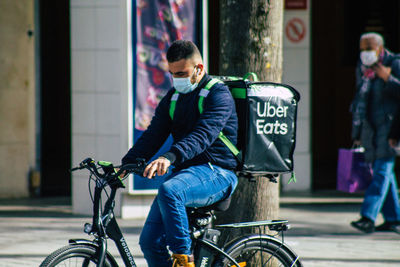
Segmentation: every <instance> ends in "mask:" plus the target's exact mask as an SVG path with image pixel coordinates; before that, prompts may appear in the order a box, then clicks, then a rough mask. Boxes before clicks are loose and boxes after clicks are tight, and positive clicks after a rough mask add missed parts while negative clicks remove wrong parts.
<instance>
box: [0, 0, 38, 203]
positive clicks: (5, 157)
mask: <svg viewBox="0 0 400 267" xmlns="http://www.w3.org/2000/svg"><path fill="white" fill-rule="evenodd" d="M29 30H32V31H34V1H33V0H20V1H14V0H2V1H0V81H1V83H0V197H2V198H7V197H26V196H28V194H29V190H28V179H29V172H30V170H31V169H33V167H34V166H35V72H34V71H35V69H34V43H35V40H34V38H35V37H34V35H28V31H29Z"/></svg>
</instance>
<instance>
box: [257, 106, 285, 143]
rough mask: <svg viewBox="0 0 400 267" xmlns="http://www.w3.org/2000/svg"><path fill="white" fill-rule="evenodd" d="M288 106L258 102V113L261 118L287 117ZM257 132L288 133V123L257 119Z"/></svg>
mask: <svg viewBox="0 0 400 267" xmlns="http://www.w3.org/2000/svg"><path fill="white" fill-rule="evenodd" d="M287 110H288V107H286V106H274V105H272V104H271V103H269V102H257V115H258V117H259V118H286V117H287ZM256 127H257V134H281V135H285V134H287V133H288V125H287V123H281V122H280V121H279V120H275V122H270V121H269V122H266V120H265V119H257V120H256Z"/></svg>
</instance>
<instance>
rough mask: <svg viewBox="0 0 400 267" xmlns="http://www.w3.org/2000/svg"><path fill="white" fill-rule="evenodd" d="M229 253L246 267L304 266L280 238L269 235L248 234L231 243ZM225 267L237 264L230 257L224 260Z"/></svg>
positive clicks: (240, 264)
mask: <svg viewBox="0 0 400 267" xmlns="http://www.w3.org/2000/svg"><path fill="white" fill-rule="evenodd" d="M226 252H227V254H228V255H229V256H230V257H232V258H233V259H234V260H235V261H236V262H237V263H239V266H241V267H242V266H246V267H260V266H262V267H272V266H273V267H275V266H284V267H292V266H293V267H295V266H296V267H302V266H303V265H302V264H301V263H300V261H299V259H298V257H297V256H296V254H295V253H294V252H293V251H292V250H291V249H290V248H289V247H287V246H286V245H285V244H283V243H282V242H281V241H279V240H278V239H275V238H273V237H269V236H259V235H258V236H257V235H256V236H248V237H245V238H241V239H240V240H237V241H235V242H234V243H233V244H231V245H230V246H229V247H228V248H227V250H226ZM222 266H224V267H228V266H229V267H231V266H235V265H234V264H233V263H232V262H231V261H230V260H229V259H228V258H225V259H224V260H223V265H222Z"/></svg>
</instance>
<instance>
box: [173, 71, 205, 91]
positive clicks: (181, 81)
mask: <svg viewBox="0 0 400 267" xmlns="http://www.w3.org/2000/svg"><path fill="white" fill-rule="evenodd" d="M196 69H197V67H195V68H194V69H193V73H192V75H190V76H189V77H185V78H175V77H172V83H173V85H174V88H175V89H176V91H178V92H179V93H181V94H187V93H190V92H192V91H193V90H194V89H196V87H197V85H199V84H198V83H197V82H196V83H192V82H191V77H192V76H193V75H194V74H195V72H196V77H197V75H199V72H200V69H197V71H196Z"/></svg>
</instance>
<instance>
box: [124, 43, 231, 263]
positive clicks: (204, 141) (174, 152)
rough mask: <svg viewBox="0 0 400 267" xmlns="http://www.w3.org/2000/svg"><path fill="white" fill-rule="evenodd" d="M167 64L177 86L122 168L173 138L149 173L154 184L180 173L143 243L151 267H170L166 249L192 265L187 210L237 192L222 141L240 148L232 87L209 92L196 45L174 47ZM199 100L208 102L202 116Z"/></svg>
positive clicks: (168, 184) (159, 199) (163, 193)
mask: <svg viewBox="0 0 400 267" xmlns="http://www.w3.org/2000/svg"><path fill="white" fill-rule="evenodd" d="M167 61H168V68H169V72H170V73H171V75H172V79H173V88H171V90H169V91H168V93H167V94H166V96H165V97H164V98H163V99H162V100H161V101H160V103H159V105H158V106H157V108H156V111H155V115H154V117H153V118H152V120H151V123H150V125H149V127H148V129H147V130H146V131H145V132H144V133H143V134H142V136H141V137H140V138H139V139H138V140H137V141H136V143H135V145H134V146H133V147H132V148H131V149H130V150H129V151H128V153H127V154H126V155H125V156H124V157H123V159H122V163H123V164H127V163H133V162H135V161H136V159H137V158H145V159H146V160H147V161H148V160H149V159H150V158H151V157H152V156H154V154H155V153H156V152H157V151H158V150H159V148H160V147H161V146H162V145H163V143H164V142H165V140H166V139H167V138H168V136H169V135H170V134H171V135H172V137H173V144H172V146H171V148H170V150H169V151H168V152H167V153H165V154H164V155H163V156H161V157H159V158H158V159H156V160H154V161H152V162H151V163H150V164H149V165H148V166H147V167H146V169H145V171H144V173H143V176H144V177H147V178H149V179H152V178H153V177H154V175H156V174H157V175H160V176H161V175H164V174H166V173H167V171H168V168H169V167H170V166H171V165H173V166H174V167H175V168H174V170H173V173H172V174H171V175H170V176H168V177H167V178H166V180H165V182H164V183H163V184H162V185H161V186H160V188H159V189H158V194H157V196H156V198H155V199H154V202H153V204H152V206H151V209H150V212H149V214H148V217H147V220H146V223H145V225H144V227H143V230H142V233H141V235H140V241H139V243H140V247H141V249H142V251H143V254H144V257H145V259H146V261H147V263H148V265H149V266H150V267H163V266H171V265H172V259H171V256H170V254H169V252H168V249H169V250H170V251H171V252H172V258H173V259H175V260H177V262H178V263H179V265H180V266H193V267H194V262H193V256H192V255H190V254H191V250H190V248H191V239H190V233H189V226H188V218H187V214H186V207H202V206H209V205H211V204H213V203H215V202H218V201H220V200H223V199H225V198H227V197H228V196H230V195H231V194H232V193H233V191H234V189H235V187H236V185H237V177H236V175H235V173H234V171H233V170H234V169H235V167H236V165H237V161H236V158H235V156H234V155H233V154H232V152H231V151H230V150H229V148H228V147H227V146H226V145H225V144H224V143H223V142H222V141H221V140H220V139H219V138H218V136H219V135H220V133H223V134H224V135H225V136H226V137H227V138H228V139H229V140H230V141H231V143H233V144H234V145H235V144H236V140H237V127H238V119H237V115H236V110H235V104H234V100H233V98H232V96H231V94H230V92H229V89H228V87H227V86H226V85H224V84H223V83H215V84H213V85H212V86H211V87H210V85H211V84H209V83H210V81H211V77H210V76H209V75H207V74H206V72H205V69H204V65H203V60H202V57H201V54H200V52H199V50H198V48H197V47H196V45H195V44H194V43H192V42H191V41H186V40H178V41H175V42H173V43H172V45H171V46H170V47H169V49H168V51H167ZM207 85H208V86H207ZM205 87H206V88H207V89H209V90H205ZM208 87H210V88H208ZM200 97H204V99H203V102H202V111H200V108H199V98H200ZM171 105H173V108H171ZM167 247H168V249H167Z"/></svg>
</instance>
